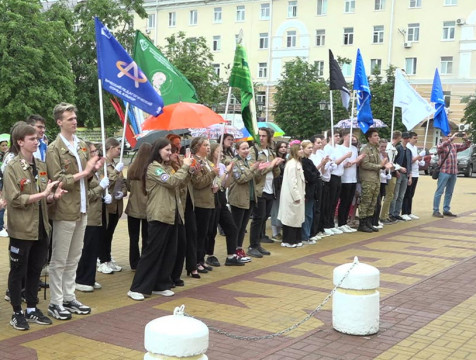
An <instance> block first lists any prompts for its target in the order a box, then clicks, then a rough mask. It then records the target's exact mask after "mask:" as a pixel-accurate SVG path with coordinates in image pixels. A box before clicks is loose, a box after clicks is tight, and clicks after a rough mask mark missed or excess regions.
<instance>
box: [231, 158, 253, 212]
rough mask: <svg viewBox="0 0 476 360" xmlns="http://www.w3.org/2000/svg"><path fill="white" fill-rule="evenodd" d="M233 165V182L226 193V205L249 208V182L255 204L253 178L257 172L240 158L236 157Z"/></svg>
mask: <svg viewBox="0 0 476 360" xmlns="http://www.w3.org/2000/svg"><path fill="white" fill-rule="evenodd" d="M234 161H235V163H234V164H233V170H232V172H233V182H232V183H231V185H230V189H229V191H228V203H229V204H230V205H232V206H235V207H237V208H240V209H249V208H250V197H251V196H250V181H252V182H253V187H254V189H255V191H254V193H255V194H254V198H255V203H256V202H257V201H258V199H257V196H256V183H255V176H256V174H257V172H258V170H252V169H250V168H249V167H248V166H247V165H246V164H245V162H244V160H243V159H242V158H240V157H239V156H237V157H236V158H235V159H234Z"/></svg>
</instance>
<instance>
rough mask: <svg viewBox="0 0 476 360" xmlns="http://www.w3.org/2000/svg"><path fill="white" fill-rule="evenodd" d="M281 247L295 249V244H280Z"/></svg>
mask: <svg viewBox="0 0 476 360" xmlns="http://www.w3.org/2000/svg"><path fill="white" fill-rule="evenodd" d="M281 246H282V247H286V248H295V247H296V244H289V243H285V242H282V243H281Z"/></svg>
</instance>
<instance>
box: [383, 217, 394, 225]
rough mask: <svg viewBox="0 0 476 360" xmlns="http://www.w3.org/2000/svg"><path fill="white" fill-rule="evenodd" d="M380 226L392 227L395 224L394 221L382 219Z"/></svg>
mask: <svg viewBox="0 0 476 360" xmlns="http://www.w3.org/2000/svg"><path fill="white" fill-rule="evenodd" d="M382 224H384V225H393V224H395V221H392V220H390V219H388V218H387V219H382Z"/></svg>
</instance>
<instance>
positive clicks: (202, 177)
mask: <svg viewBox="0 0 476 360" xmlns="http://www.w3.org/2000/svg"><path fill="white" fill-rule="evenodd" d="M195 160H196V161H198V162H201V163H202V167H201V169H200V171H198V172H196V173H194V174H193V176H192V185H193V200H194V201H193V203H194V205H195V206H196V207H199V208H204V209H214V208H215V195H214V194H213V191H212V183H213V180H214V179H215V177H216V176H217V175H216V173H215V172H214V171H211V170H208V169H207V167H206V165H205V164H204V162H205V161H206V162H207V163H208V165H209V167H210V168H211V169H212V168H213V166H214V165H213V164H212V162H211V161H209V160H207V159H204V160H200V159H199V158H198V157H195Z"/></svg>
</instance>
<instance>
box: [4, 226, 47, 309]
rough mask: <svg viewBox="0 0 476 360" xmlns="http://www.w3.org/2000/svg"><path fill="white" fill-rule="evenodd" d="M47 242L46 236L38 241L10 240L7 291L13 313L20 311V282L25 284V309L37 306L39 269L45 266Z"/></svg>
mask: <svg viewBox="0 0 476 360" xmlns="http://www.w3.org/2000/svg"><path fill="white" fill-rule="evenodd" d="M48 246H49V241H48V238H47V237H46V236H41V237H40V239H38V240H20V239H15V238H12V237H11V238H10V245H9V255H10V272H9V274H8V290H9V291H10V302H11V304H12V307H13V311H21V290H22V282H23V280H24V283H25V297H26V303H27V307H30V308H34V307H36V304H38V282H39V280H40V274H41V269H42V268H43V265H45V264H46V260H47V256H48Z"/></svg>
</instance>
